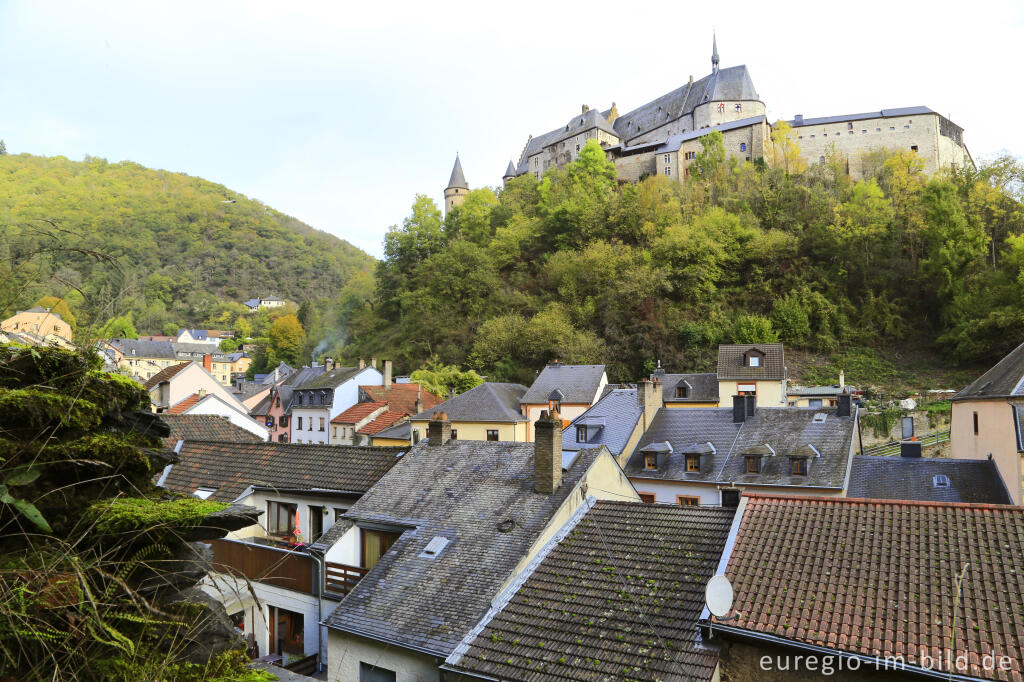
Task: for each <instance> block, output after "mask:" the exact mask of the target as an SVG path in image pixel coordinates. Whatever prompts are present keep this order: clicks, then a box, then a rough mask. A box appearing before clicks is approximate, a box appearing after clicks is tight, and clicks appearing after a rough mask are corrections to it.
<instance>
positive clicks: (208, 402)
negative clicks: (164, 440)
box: [161, 388, 270, 442]
mask: <svg viewBox="0 0 1024 682" xmlns="http://www.w3.org/2000/svg"><path fill="white" fill-rule="evenodd" d="M161 415H189V416H192V415H210V416H214V417H218V418H221V419H226V420H227V421H228V422H229V423H231V424H233V425H234V426H237V427H238V428H240V429H244V430H245V431H248V432H249V433H251V434H253V435H254V436H256V438H257V439H258V440H259V441H261V442H264V441H266V440H268V438H269V435H270V431H269V429H267V427H265V426H264V425H263V424H261V423H260V422H258V421H256V420H255V419H253V418H252V417H250V416H249V414H248V413H247V411H246V409H245V406H244V405H242V406H240V405H239V404H238V402H237V401H234V400H232V401H229V400H226V399H225V398H223V397H222V396H219V395H214V394H213V393H207V391H206V389H204V388H200V389H199V390H198V391H196V392H195V393H193V394H192V395H190V396H188V397H186V398H184V399H183V400H181V401H179V402H177V403H175V404H174V405H171V406H170V407H169V408H168V409H167V410H166V411H165V412H161Z"/></svg>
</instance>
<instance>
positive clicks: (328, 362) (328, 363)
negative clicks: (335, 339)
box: [324, 358, 334, 372]
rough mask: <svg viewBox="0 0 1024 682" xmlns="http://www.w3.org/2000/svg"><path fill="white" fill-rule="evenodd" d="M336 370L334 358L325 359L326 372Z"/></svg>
mask: <svg viewBox="0 0 1024 682" xmlns="http://www.w3.org/2000/svg"><path fill="white" fill-rule="evenodd" d="M332 369H334V358H324V371H325V372H330V371H331V370H332Z"/></svg>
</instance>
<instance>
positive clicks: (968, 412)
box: [949, 344, 1024, 504]
mask: <svg viewBox="0 0 1024 682" xmlns="http://www.w3.org/2000/svg"><path fill="white" fill-rule="evenodd" d="M951 400H952V403H953V413H952V420H951V423H950V434H949V437H950V441H951V442H950V448H951V454H952V456H953V457H957V458H961V459H989V458H991V459H992V460H993V461H994V462H995V464H996V466H997V467H998V468H999V473H1001V474H1002V476H1003V480H1004V481H1005V482H1006V486H1007V487H1008V488H1009V489H1010V497H1011V498H1012V499H1013V503H1014V504H1024V436H1022V433H1024V429H1022V424H1024V344H1021V345H1019V346H1017V347H1016V348H1015V349H1013V350H1012V351H1011V352H1010V353H1009V354H1008V355H1007V356H1006V357H1004V358H1003V359H1002V360H1000V361H999V362H997V363H996V364H995V366H993V367H992V369H990V370H989V371H987V372H985V373H984V374H982V375H981V376H980V377H978V378H977V379H975V380H974V381H973V382H971V384H970V385H969V386H967V387H966V388H964V389H963V390H962V391H960V392H959V393H957V394H956V395H954V396H953V397H952V399H951Z"/></svg>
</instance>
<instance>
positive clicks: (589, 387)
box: [520, 362, 605, 405]
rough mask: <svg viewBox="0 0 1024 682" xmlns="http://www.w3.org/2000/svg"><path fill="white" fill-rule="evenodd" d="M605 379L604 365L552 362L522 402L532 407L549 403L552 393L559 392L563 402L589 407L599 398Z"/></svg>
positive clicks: (534, 382) (542, 371) (543, 370)
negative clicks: (598, 393)
mask: <svg viewBox="0 0 1024 682" xmlns="http://www.w3.org/2000/svg"><path fill="white" fill-rule="evenodd" d="M603 378H605V372H604V365H563V364H561V363H554V362H552V363H549V364H548V365H547V366H546V367H544V369H542V370H541V372H540V374H538V375H537V378H536V379H534V380H533V384H532V385H531V386H530V389H529V390H528V391H527V392H526V394H525V395H523V397H522V400H521V401H520V402H523V403H527V404H531V405H535V404H539V403H547V402H548V397H549V396H550V395H551V392H552V391H555V390H559V391H561V392H562V402H564V403H570V404H586V405H589V404H591V403H592V402H593V401H594V399H595V398H597V391H598V389H599V388H600V386H601V379H603Z"/></svg>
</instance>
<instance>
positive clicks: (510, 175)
mask: <svg viewBox="0 0 1024 682" xmlns="http://www.w3.org/2000/svg"><path fill="white" fill-rule="evenodd" d="M515 177H516V166H515V164H514V163H512V162H511V161H509V162H508V168H506V169H505V174H504V175H502V176H501V182H502V184H503V185H508V181H509V180H514V179H515Z"/></svg>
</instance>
